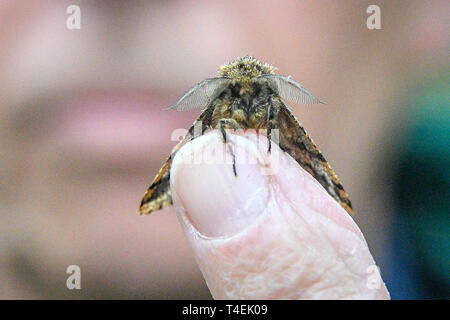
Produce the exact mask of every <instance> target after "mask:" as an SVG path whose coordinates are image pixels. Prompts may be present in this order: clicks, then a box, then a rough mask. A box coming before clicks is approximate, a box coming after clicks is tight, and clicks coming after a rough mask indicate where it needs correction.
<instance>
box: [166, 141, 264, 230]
mask: <svg viewBox="0 0 450 320" xmlns="http://www.w3.org/2000/svg"><path fill="white" fill-rule="evenodd" d="M229 140H230V141H232V142H233V143H232V144H231V147H232V152H233V153H234V155H235V162H236V172H237V176H236V175H235V174H234V170H233V162H232V155H231V151H230V150H229V149H228V148H229V147H228V146H229V145H228V144H224V143H223V141H222V139H221V137H220V136H219V135H218V134H214V133H209V134H206V135H204V136H201V137H198V138H197V139H195V140H193V141H191V142H189V143H188V144H186V145H185V146H184V147H183V148H182V149H181V150H180V151H179V152H178V153H177V155H176V156H175V159H174V162H173V165H172V170H171V183H172V185H171V189H172V193H176V198H177V199H178V201H179V202H180V203H179V204H180V205H181V206H182V207H183V208H184V212H185V214H186V217H187V219H188V220H189V221H190V223H191V224H192V225H193V226H194V228H195V229H197V230H198V232H199V233H201V234H202V235H204V236H208V237H224V236H232V235H234V234H236V233H238V232H240V231H242V230H244V229H245V228H246V227H248V226H249V225H250V224H252V222H254V221H255V220H256V218H257V217H258V216H260V215H261V214H262V213H263V212H264V209H265V207H266V204H267V202H268V197H269V188H268V181H267V177H266V176H264V175H262V174H261V160H260V158H261V157H260V156H259V154H258V152H259V151H258V149H257V148H256V146H255V144H254V142H253V141H251V140H249V139H247V138H245V137H242V136H237V135H234V136H231V135H230V139H229Z"/></svg>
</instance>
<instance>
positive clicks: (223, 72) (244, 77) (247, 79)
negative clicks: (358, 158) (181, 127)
mask: <svg viewBox="0 0 450 320" xmlns="http://www.w3.org/2000/svg"><path fill="white" fill-rule="evenodd" d="M274 70H275V69H274V68H273V67H272V66H270V65H268V64H266V63H262V62H260V61H258V60H256V59H255V58H253V57H251V56H246V57H243V58H240V59H237V60H235V61H233V62H231V63H229V64H226V65H224V66H222V67H221V68H220V69H219V75H218V77H216V78H211V79H206V80H204V81H202V82H200V83H198V84H197V85H195V86H194V87H193V88H191V89H190V90H189V91H188V92H186V94H184V95H183V96H182V97H181V98H180V100H179V101H178V102H177V103H176V104H175V105H173V106H171V107H169V108H168V109H174V110H190V109H194V108H204V109H203V112H202V113H201V115H200V116H199V118H198V119H197V120H196V121H199V122H201V125H202V133H203V132H205V131H206V130H208V129H219V130H221V132H222V135H223V140H224V142H227V135H226V129H248V128H251V129H256V130H260V129H264V130H265V132H266V133H267V137H268V139H269V149H268V152H270V149H271V131H272V130H273V129H278V130H279V146H280V148H281V149H282V150H283V151H285V152H287V153H288V154H289V155H290V156H291V157H293V158H294V159H295V160H296V161H297V162H298V163H299V165H300V166H301V167H302V168H303V169H305V170H306V171H308V172H309V173H310V174H311V175H312V176H313V177H314V178H315V179H316V180H317V181H319V182H320V184H321V185H322V186H323V187H324V188H325V190H326V191H327V192H328V193H329V194H330V195H331V196H332V197H333V198H334V199H335V200H336V201H338V202H339V203H340V204H341V206H342V207H343V208H344V209H345V210H347V212H348V213H350V214H352V212H353V209H352V205H351V202H350V200H349V198H348V195H347V193H346V192H345V191H344V188H343V187H342V185H341V183H340V182H339V180H338V178H337V176H336V174H335V173H334V171H333V170H332V169H331V167H330V165H329V164H328V162H327V161H326V160H325V158H324V156H323V155H322V153H321V152H320V151H319V149H318V148H317V146H316V145H315V144H314V142H313V141H312V139H311V138H310V137H309V136H308V134H307V133H306V131H305V130H304V129H303V127H302V126H301V125H300V123H299V122H298V120H297V119H296V118H295V116H294V115H293V114H292V113H291V111H290V110H289V109H288V108H287V107H286V105H285V104H284V103H283V101H282V99H286V100H290V101H293V102H296V103H303V104H312V103H321V101H320V100H319V99H317V98H316V97H315V96H314V95H313V94H311V93H310V92H309V91H308V90H306V89H305V88H304V87H303V86H301V85H300V84H299V83H298V82H296V81H295V80H293V79H292V78H291V77H286V76H280V75H276V74H275V72H274ZM193 130H194V126H192V127H191V128H190V130H189V132H188V134H187V135H186V136H185V137H184V138H183V139H182V140H181V141H180V143H179V144H178V145H177V146H175V148H174V150H173V151H172V153H171V155H170V156H169V158H168V159H167V161H166V163H165V164H164V165H163V167H162V168H161V170H160V171H159V173H158V175H157V176H156V177H155V179H154V181H153V183H152V184H151V186H150V187H149V188H148V190H147V192H146V193H145V195H144V197H143V199H142V202H141V206H140V209H139V213H140V214H141V215H145V214H149V213H150V212H152V211H155V210H159V209H161V208H164V207H166V206H168V205H171V204H172V197H171V193H170V166H171V163H172V159H173V156H174V155H175V153H176V152H177V151H178V150H179V149H180V148H181V147H182V146H183V145H184V144H185V143H186V142H187V141H189V139H194V138H195V136H194V135H193ZM230 152H232V149H231V148H230ZM233 170H234V174H235V175H236V176H237V171H236V165H235V164H233Z"/></svg>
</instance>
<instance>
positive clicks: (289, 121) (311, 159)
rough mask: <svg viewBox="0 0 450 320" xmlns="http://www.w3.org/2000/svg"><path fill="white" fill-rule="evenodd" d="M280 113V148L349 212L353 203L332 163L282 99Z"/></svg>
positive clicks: (351, 212)
mask: <svg viewBox="0 0 450 320" xmlns="http://www.w3.org/2000/svg"><path fill="white" fill-rule="evenodd" d="M280 103H281V108H280V111H279V114H278V121H279V122H278V123H279V124H280V125H279V130H280V135H279V146H280V148H281V149H282V150H283V151H285V152H287V153H289V154H290V155H291V156H292V157H293V158H294V159H295V160H296V161H297V162H298V164H299V165H300V166H301V167H302V168H303V169H305V170H306V171H308V172H309V173H310V174H311V175H312V176H313V177H314V178H315V179H316V180H317V181H318V182H319V183H320V184H321V185H322V186H323V187H324V188H325V190H326V191H327V192H328V193H329V194H330V195H331V196H332V197H333V198H334V199H335V200H336V201H337V202H339V204H340V205H341V206H342V207H343V208H344V209H345V210H346V211H347V212H348V213H349V214H353V208H352V204H351V202H350V199H349V197H348V194H347V193H346V192H345V190H344V188H343V187H342V184H341V183H340V181H339V179H338V177H337V176H336V174H335V173H334V171H333V169H331V167H330V164H329V163H328V162H327V160H326V159H325V157H324V156H323V155H322V153H321V152H320V150H319V149H318V148H317V146H316V145H315V144H314V142H313V141H312V139H311V138H310V137H309V135H308V134H307V133H306V131H305V129H304V128H303V127H302V126H301V124H300V123H299V121H298V120H297V118H296V117H295V116H294V115H293V114H292V112H291V111H290V110H289V109H288V108H287V107H286V106H285V105H284V104H283V102H282V101H281V100H280Z"/></svg>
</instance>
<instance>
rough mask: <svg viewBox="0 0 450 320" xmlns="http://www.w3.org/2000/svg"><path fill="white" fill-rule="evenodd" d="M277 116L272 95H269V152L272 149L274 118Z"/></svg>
mask: <svg viewBox="0 0 450 320" xmlns="http://www.w3.org/2000/svg"><path fill="white" fill-rule="evenodd" d="M274 117H275V110H274V107H273V101H272V97H269V110H267V140H268V141H269V147H268V149H267V152H268V153H270V151H271V150H272V129H273V119H274Z"/></svg>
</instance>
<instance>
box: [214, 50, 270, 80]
mask: <svg viewBox="0 0 450 320" xmlns="http://www.w3.org/2000/svg"><path fill="white" fill-rule="evenodd" d="M268 74H275V68H274V67H272V66H271V65H269V64H267V63H264V62H261V61H259V60H257V59H255V58H254V57H252V56H245V57H242V58H238V59H236V60H235V61H233V62H230V63H228V64H225V65H223V66H222V67H220V69H219V77H227V78H231V79H232V81H233V83H236V82H240V83H241V84H244V83H251V82H254V81H256V80H257V78H258V77H260V76H263V75H268Z"/></svg>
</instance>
